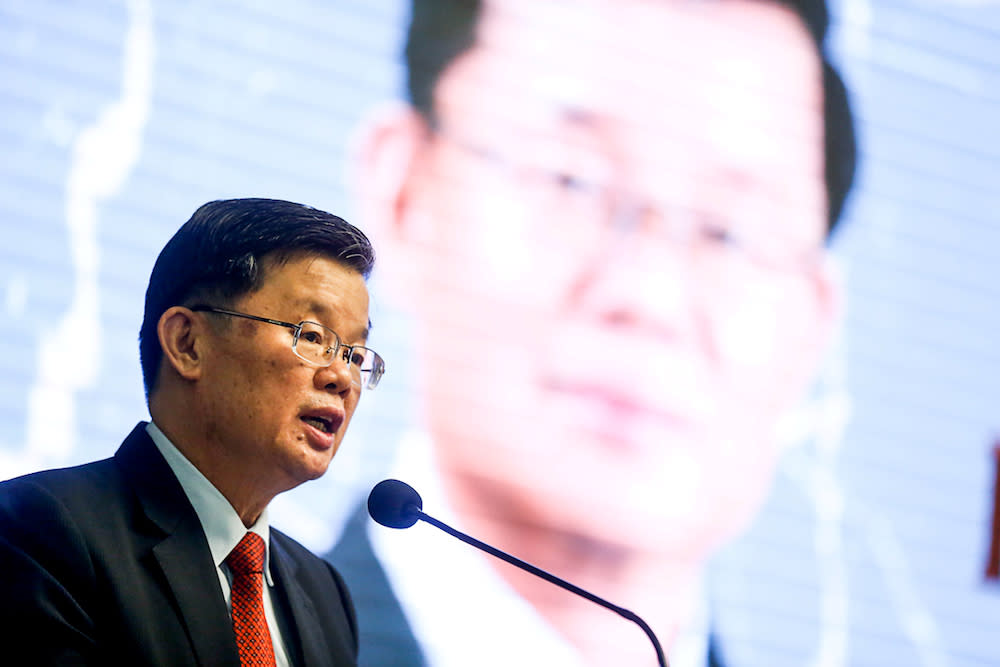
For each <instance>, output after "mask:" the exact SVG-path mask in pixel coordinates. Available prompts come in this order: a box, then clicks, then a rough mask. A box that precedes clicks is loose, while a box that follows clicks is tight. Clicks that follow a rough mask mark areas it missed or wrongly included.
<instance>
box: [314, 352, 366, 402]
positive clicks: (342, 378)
mask: <svg viewBox="0 0 1000 667" xmlns="http://www.w3.org/2000/svg"><path fill="white" fill-rule="evenodd" d="M316 384H317V385H318V386H319V387H320V388H322V389H326V390H328V391H333V392H335V393H338V394H343V395H346V394H348V393H350V391H351V390H352V388H353V385H355V384H358V382H357V381H356V379H355V377H354V373H353V372H352V371H351V367H350V365H349V364H348V362H347V361H345V360H344V357H343V355H342V354H341V353H340V351H339V350H338V352H337V353H336V354H334V355H333V361H332V362H331V363H330V365H329V366H326V367H322V368H318V369H317V372H316ZM358 388H359V389H360V385H359V384H358Z"/></svg>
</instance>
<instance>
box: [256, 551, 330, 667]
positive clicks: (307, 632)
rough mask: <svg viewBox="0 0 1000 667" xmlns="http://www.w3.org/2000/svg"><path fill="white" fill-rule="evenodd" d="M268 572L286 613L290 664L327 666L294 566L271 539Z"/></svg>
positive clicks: (324, 646) (322, 638)
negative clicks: (273, 580)
mask: <svg viewBox="0 0 1000 667" xmlns="http://www.w3.org/2000/svg"><path fill="white" fill-rule="evenodd" d="M271 571H272V573H273V574H274V579H275V584H276V589H277V593H278V596H280V597H281V600H282V602H283V604H284V609H285V610H286V612H287V613H288V615H289V616H288V621H289V622H288V623H287V624H286V628H287V633H286V634H287V635H288V639H289V640H290V641H286V648H287V649H288V652H289V657H290V659H291V661H292V663H293V664H297V665H330V664H333V663H332V662H331V660H332V659H333V658H332V656H331V655H330V653H329V650H328V649H327V643H326V639H325V636H324V634H323V628H322V627H321V626H320V622H319V617H318V616H317V614H316V609H315V608H314V607H313V603H312V600H310V599H309V596H308V595H306V592H305V590H303V588H302V586H301V585H300V584H299V580H298V577H297V576H296V573H297V572H298V564H297V563H296V562H295V561H294V559H292V558H291V556H290V554H289V553H288V552H287V551H286V550H285V549H284V548H282V545H281V543H280V542H279V541H277V540H275V539H274V536H273V533H272V536H271Z"/></svg>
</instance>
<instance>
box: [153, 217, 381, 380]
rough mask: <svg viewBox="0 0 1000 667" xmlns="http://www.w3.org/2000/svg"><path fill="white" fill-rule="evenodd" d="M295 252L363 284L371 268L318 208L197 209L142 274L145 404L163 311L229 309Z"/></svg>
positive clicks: (369, 258) (351, 239) (370, 258)
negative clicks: (330, 263) (354, 275)
mask: <svg viewBox="0 0 1000 667" xmlns="http://www.w3.org/2000/svg"><path fill="white" fill-rule="evenodd" d="M299 254H316V255H321V256H324V257H328V258H330V259H332V260H334V261H336V262H338V263H340V264H342V265H343V266H345V267H347V268H349V269H353V270H354V271H357V272H358V273H359V274H360V275H361V276H362V277H364V278H365V279H367V278H368V277H369V275H370V274H371V270H372V267H373V266H374V263H375V251H374V250H373V248H372V245H371V242H370V241H369V240H368V237H366V236H365V235H364V233H362V232H361V231H360V230H359V229H357V228H356V227H354V226H353V225H351V224H350V223H348V222H346V221H345V220H343V219H341V218H339V217H337V216H335V215H332V214H330V213H326V212H325V211H320V210H318V209H315V208H312V207H309V206H303V205H302V204H294V203H292V202H287V201H281V200H276V199H228V200H219V201H213V202H209V203H207V204H204V205H203V206H201V207H199V208H198V210H197V211H195V212H194V215H192V216H191V219H190V220H188V221H187V222H186V223H184V225H183V226H182V227H181V228H180V229H179V230H178V231H177V233H176V234H174V236H173V237H172V238H171V239H170V240H169V241H168V242H167V244H166V245H165V246H164V247H163V250H162V251H161V252H160V256H159V257H157V259H156V263H155V264H154V266H153V272H152V274H151V275H150V277H149V286H148V287H147V289H146V306H145V313H144V315H143V320H142V327H141V329H140V330H139V358H140V361H141V363H142V379H143V384H144V385H145V387H146V398H147V400H148V398H149V394H150V393H151V392H152V391H153V389H154V388H155V386H156V380H157V376H158V373H159V368H160V361H161V360H162V358H163V349H162V348H161V347H160V341H159V338H158V336H157V332H156V329H157V323H158V321H159V319H160V316H161V315H162V314H163V313H164V311H166V310H167V309H168V308H170V307H171V306H183V305H192V304H193V303H194V302H195V301H208V302H210V303H212V304H213V305H225V304H229V303H231V302H232V301H234V300H236V299H238V298H239V297H241V296H243V295H245V294H249V293H251V292H254V291H256V290H257V289H259V288H260V287H261V286H262V285H263V284H264V280H265V279H266V266H271V265H273V264H278V265H280V264H282V263H284V262H286V261H288V260H289V259H290V258H292V257H293V256H296V255H299ZM264 260H267V262H266V265H265V261H264Z"/></svg>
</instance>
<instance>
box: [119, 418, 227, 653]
mask: <svg viewBox="0 0 1000 667" xmlns="http://www.w3.org/2000/svg"><path fill="white" fill-rule="evenodd" d="M115 459H116V461H118V463H119V465H120V466H122V468H123V470H124V471H125V475H124V476H125V478H126V479H129V480H131V481H132V484H133V490H134V492H135V494H136V497H137V498H138V500H139V503H140V505H141V506H142V508H143V511H144V512H145V514H146V517H147V518H149V520H150V521H152V522H153V523H154V524H155V525H156V526H157V527H158V528H159V529H160V530H161V531H162V532H163V535H164V537H163V539H162V540H161V541H160V542H159V543H158V544H156V545H155V546H154V547H153V549H152V553H153V558H154V559H155V561H156V564H157V565H158V566H159V568H160V569H161V570H162V572H163V574H164V576H165V577H166V584H167V589H168V591H167V592H168V594H169V595H172V596H173V598H174V600H175V601H176V603H177V609H178V611H179V615H180V617H181V620H182V621H183V625H184V626H185V629H186V630H187V636H188V638H189V639H190V641H191V645H192V648H193V651H194V654H195V657H196V659H197V662H198V663H200V664H202V665H206V666H209V665H210V666H211V667H216V666H218V667H227V666H232V667H239V664H240V662H239V654H238V652H237V649H236V640H235V637H234V636H233V633H232V622H231V620H230V617H229V611H228V609H227V608H226V602H225V598H224V597H223V595H222V590H221V588H220V586H219V577H218V574H217V573H216V566H215V563H214V561H213V560H212V553H211V551H210V550H209V548H208V541H207V540H206V539H205V533H204V531H203V530H202V527H201V522H200V521H199V520H198V515H197V514H196V513H195V511H194V508H193V507H192V506H191V503H190V502H189V501H188V499H187V496H186V495H185V494H184V490H183V488H181V485H180V482H178V481H177V478H176V477H175V476H174V473H173V471H172V470H171V469H170V466H169V465H167V462H166V461H165V460H164V459H163V457H162V456H161V455H160V452H159V450H157V449H156V445H154V444H153V441H152V439H151V438H150V437H149V435H148V434H147V433H146V429H145V424H144V423H140V424H139V425H138V426H136V427H135V429H133V431H132V433H131V434H129V436H128V437H127V438H126V439H125V442H124V443H123V444H122V446H121V448H120V449H119V450H118V453H117V454H116V455H115Z"/></svg>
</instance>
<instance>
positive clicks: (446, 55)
mask: <svg viewBox="0 0 1000 667" xmlns="http://www.w3.org/2000/svg"><path fill="white" fill-rule="evenodd" d="M762 1H766V2H773V3H774V4H778V5H781V6H784V7H788V8H789V9H791V10H792V11H794V12H795V13H796V14H798V15H799V16H800V17H801V18H802V21H803V22H804V23H805V25H806V27H807V29H808V30H809V33H810V35H812V38H813V42H814V43H815V45H816V50H817V53H818V54H819V57H820V59H821V60H822V64H823V120H824V137H825V142H824V143H825V145H824V154H825V168H824V171H825V180H826V194H827V202H828V207H827V234H828V235H829V234H830V233H832V232H833V229H834V227H835V226H836V224H837V221H838V220H839V219H840V214H841V212H842V211H843V208H844V202H845V201H846V199H847V193H848V192H849V191H850V189H851V183H852V181H853V180H854V170H855V165H856V162H857V147H856V139H855V135H854V123H853V120H852V118H851V111H850V104H849V101H848V97H847V90H846V88H845V87H844V83H843V81H842V80H841V78H840V76H839V75H838V74H837V71H836V69H834V67H833V65H832V64H831V63H830V61H829V58H828V57H827V54H826V48H825V46H824V40H825V38H826V31H827V26H828V23H829V16H828V14H827V9H826V3H825V1H824V0H762ZM481 13H482V1H481V0H413V1H412V3H411V7H410V27H409V31H408V33H407V39H406V50H405V53H406V65H407V93H408V95H409V100H410V103H411V104H412V105H413V107H414V108H415V109H416V110H417V111H419V112H420V113H421V114H422V115H423V116H424V118H425V119H426V120H427V121H428V122H429V123H430V124H431V125H432V126H433V125H434V123H435V118H434V87H435V86H436V85H437V82H438V79H440V78H441V75H442V73H443V72H444V70H445V69H446V68H447V67H448V65H449V64H450V63H451V62H452V61H454V60H455V59H457V58H458V57H459V56H460V55H462V54H463V53H464V52H465V51H467V50H468V49H470V48H471V47H472V46H473V44H474V43H475V41H476V27H477V24H478V21H479V18H480V14H481Z"/></svg>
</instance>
